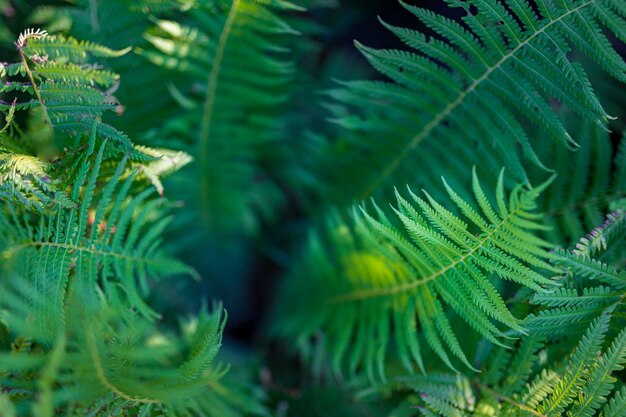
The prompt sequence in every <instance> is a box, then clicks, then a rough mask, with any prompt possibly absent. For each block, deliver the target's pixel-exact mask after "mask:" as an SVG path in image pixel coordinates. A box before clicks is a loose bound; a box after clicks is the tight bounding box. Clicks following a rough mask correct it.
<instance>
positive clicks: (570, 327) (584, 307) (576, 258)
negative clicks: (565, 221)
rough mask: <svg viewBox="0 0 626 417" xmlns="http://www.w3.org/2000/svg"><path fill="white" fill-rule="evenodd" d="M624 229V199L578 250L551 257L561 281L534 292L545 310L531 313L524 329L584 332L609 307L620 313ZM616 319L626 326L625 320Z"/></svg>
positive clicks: (625, 278)
mask: <svg viewBox="0 0 626 417" xmlns="http://www.w3.org/2000/svg"><path fill="white" fill-rule="evenodd" d="M625 229H626V207H625V206H624V204H623V203H622V204H621V205H619V206H618V207H617V208H616V210H615V211H613V212H612V213H610V214H609V215H608V217H607V220H606V221H605V223H604V224H603V225H602V226H600V227H598V228H595V229H594V230H592V231H591V233H589V234H588V235H587V236H586V237H584V238H582V239H581V240H580V242H579V243H578V244H576V247H575V248H574V249H571V250H563V249H557V250H555V251H554V253H553V254H552V256H551V261H552V263H553V264H554V265H555V266H557V267H558V268H559V269H560V270H561V271H562V272H561V273H562V274H563V281H564V282H563V285H562V286H561V287H560V288H556V289H553V290H552V291H550V292H546V293H543V294H536V295H534V296H533V298H532V300H531V302H532V303H533V304H536V305H538V306H541V307H543V309H542V310H541V311H540V312H538V313H536V314H533V315H531V316H529V317H528V318H527V320H526V328H528V329H529V330H530V331H531V332H533V333H534V334H542V335H546V336H550V337H552V338H563V337H565V336H570V335H572V334H576V332H579V333H580V332H582V329H584V328H585V327H586V326H587V325H588V324H589V323H590V322H591V321H592V320H594V319H595V318H596V317H597V316H598V315H600V314H601V313H602V312H603V311H604V310H606V309H609V308H610V309H614V310H615V311H616V313H618V314H622V311H623V310H624V300H625V299H626V271H625V270H624V265H623V262H624V259H625V257H626V254H625V253H624V249H623V244H624V230H625ZM613 247H614V248H615V252H613V251H612V248H613ZM618 314H616V315H618ZM617 322H618V323H619V325H621V326H623V325H624V322H623V319H617Z"/></svg>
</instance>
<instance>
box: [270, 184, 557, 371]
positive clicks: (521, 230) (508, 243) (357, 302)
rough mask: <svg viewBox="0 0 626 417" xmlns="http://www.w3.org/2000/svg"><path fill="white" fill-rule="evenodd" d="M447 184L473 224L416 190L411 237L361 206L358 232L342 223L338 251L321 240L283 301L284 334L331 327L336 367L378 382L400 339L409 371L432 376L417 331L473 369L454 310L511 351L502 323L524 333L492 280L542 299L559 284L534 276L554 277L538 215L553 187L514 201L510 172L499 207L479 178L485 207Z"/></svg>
mask: <svg viewBox="0 0 626 417" xmlns="http://www.w3.org/2000/svg"><path fill="white" fill-rule="evenodd" d="M444 185H446V188H447V191H448V194H449V196H450V199H451V200H452V202H453V203H454V204H455V205H456V207H457V208H458V209H459V210H460V211H461V212H462V213H463V219H462V218H459V217H457V216H455V215H454V214H453V213H451V212H450V211H448V210H447V209H446V208H445V207H444V205H442V204H440V203H439V202H437V201H435V200H433V199H432V197H431V196H430V195H429V194H428V193H426V192H425V199H422V198H420V197H418V196H416V195H415V194H413V193H412V192H410V199H411V200H412V202H413V204H411V203H410V202H409V201H407V200H406V199H405V198H403V197H402V196H401V195H400V194H399V193H396V197H397V203H396V204H397V208H394V211H395V212H396V214H397V217H398V219H399V220H400V222H401V225H402V227H403V229H404V232H403V231H401V230H399V229H398V227H396V226H394V225H393V224H392V223H391V222H390V220H389V219H388V218H387V217H386V216H385V214H384V213H383V212H382V211H381V210H380V209H378V208H377V207H376V206H375V208H376V209H377V211H378V218H374V217H372V216H371V215H369V214H368V213H367V212H366V211H365V209H363V208H361V213H360V214H359V213H355V215H354V216H353V223H354V225H353V228H352V231H351V230H350V229H349V226H348V225H346V224H342V223H338V224H334V225H332V226H331V227H332V230H331V232H330V233H331V239H332V241H333V243H332V246H330V247H329V248H325V247H324V245H323V243H322V241H321V240H320V238H319V237H316V236H313V237H312V239H311V249H310V253H309V254H308V256H307V257H306V258H305V259H304V261H303V262H302V265H300V266H299V268H298V269H296V271H295V273H294V275H295V276H294V277H293V278H292V279H291V280H290V281H288V282H287V285H288V287H287V288H286V289H285V292H286V294H284V295H283V299H284V300H286V301H287V303H288V304H287V305H286V306H285V309H286V310H285V311H281V312H279V313H278V314H279V319H280V321H281V322H282V327H283V329H282V330H281V331H283V332H285V333H287V334H291V335H294V336H295V337H296V338H300V339H304V340H306V339H307V338H309V337H310V336H311V335H312V334H313V333H314V332H315V331H316V329H317V328H318V326H320V327H323V328H325V329H326V330H327V333H326V344H327V346H328V348H329V349H330V350H331V352H333V363H334V365H335V367H336V369H337V370H338V371H339V369H341V368H342V367H343V365H344V364H348V366H349V369H350V371H351V372H353V373H354V372H355V371H356V370H357V366H359V365H361V364H363V365H364V366H365V368H366V370H367V373H368V375H369V376H370V378H375V374H376V373H377V376H376V377H381V378H384V366H383V365H384V363H383V360H384V358H385V356H386V350H387V346H388V344H389V342H390V339H391V338H392V337H393V339H394V341H395V345H396V349H397V350H398V355H399V357H400V359H401V360H402V362H403V364H404V365H405V366H406V367H407V368H408V370H409V371H412V369H413V364H414V363H417V364H418V365H419V367H420V369H421V370H422V371H423V370H424V359H423V354H422V353H421V348H420V343H419V339H418V337H417V335H416V334H415V330H414V329H415V327H416V326H419V328H420V329H421V331H422V332H423V333H424V336H425V338H426V341H427V343H428V346H429V347H430V348H431V349H432V350H433V351H434V353H435V354H436V355H437V356H439V358H441V360H442V361H443V362H445V363H446V364H447V365H448V366H449V367H452V368H453V367H454V366H453V364H452V362H451V360H450V358H449V353H451V354H452V356H454V357H456V358H458V359H460V360H461V361H462V362H463V363H464V364H465V365H467V366H468V367H470V368H471V367H472V366H471V364H470V363H469V361H468V359H467V357H466V355H465V353H464V352H463V349H462V347H461V343H460V342H459V339H458V337H457V335H456V334H455V333H454V331H453V330H452V326H451V323H450V320H449V318H448V316H447V315H446V312H445V309H444V307H445V305H449V306H450V307H451V308H452V309H453V310H454V311H455V312H456V313H457V314H458V315H459V317H461V318H462V319H463V320H464V321H466V322H467V324H468V325H469V326H470V327H472V328H473V329H474V330H475V331H477V332H478V333H480V334H481V335H482V336H483V337H485V338H486V339H488V340H490V341H491V342H493V343H495V344H501V342H500V341H499V340H498V339H499V338H502V337H504V333H503V332H502V330H501V329H499V328H498V327H497V326H496V325H494V323H493V322H492V319H493V320H494V321H497V322H499V324H501V325H503V326H505V327H508V328H511V329H516V330H518V331H522V332H524V329H523V327H522V326H521V323H520V321H519V319H517V318H515V317H514V316H513V315H512V314H511V313H510V312H509V310H508V309H507V307H506V305H505V303H504V301H503V299H502V296H501V295H500V294H499V293H498V290H497V288H496V287H495V286H494V285H493V284H492V283H491V282H490V281H489V276H490V275H491V274H495V275H497V276H498V277H499V278H501V279H505V280H510V281H513V282H516V283H519V284H521V285H524V286H526V287H528V288H530V289H533V290H535V291H538V292H539V293H541V292H542V291H543V289H542V286H543V285H548V284H550V283H551V281H550V280H549V279H546V278H544V276H542V275H541V273H539V272H537V271H535V270H534V269H535V268H539V269H540V270H544V271H549V270H552V268H551V267H550V265H549V264H548V263H547V262H546V261H545V260H546V258H547V257H548V254H547V251H546V249H547V248H549V247H550V244H549V243H548V242H546V241H543V240H542V239H540V238H538V237H536V236H535V235H533V233H532V232H533V231H535V230H541V229H542V228H543V226H542V225H541V224H540V223H539V222H538V221H539V220H541V218H540V216H537V215H536V214H534V213H533V212H532V211H533V210H534V209H535V208H536V203H535V200H536V199H537V196H538V195H539V194H540V193H541V191H542V189H543V188H545V187H547V186H548V183H546V184H544V185H542V186H541V187H538V188H536V189H530V190H524V189H523V188H522V187H518V188H516V189H515V190H514V191H513V192H512V193H511V195H510V196H509V199H508V202H507V201H506V200H505V196H504V185H503V175H501V176H500V179H499V181H498V188H497V190H496V193H495V201H496V204H495V206H494V205H493V204H492V203H491V202H490V200H489V198H488V197H487V195H486V194H485V192H484V191H483V189H482V188H481V185H480V182H479V181H478V178H477V176H476V175H475V174H474V177H473V190H474V196H475V200H476V202H477V204H478V207H479V208H477V207H476V205H475V204H472V203H469V202H467V201H465V200H463V199H461V198H460V197H459V196H458V195H457V194H456V193H455V192H454V191H453V190H452V189H451V188H449V186H448V185H447V183H445V181H444ZM298 294H308V299H307V300H306V301H305V302H303V300H302V299H300V298H299V297H298V296H297V295H298ZM292 303H293V304H292ZM281 307H282V306H281ZM312 318H314V319H312ZM416 318H417V320H416ZM391 326H393V327H392V328H393V330H392V328H391ZM351 341H352V343H351ZM349 346H351V349H348V347H349Z"/></svg>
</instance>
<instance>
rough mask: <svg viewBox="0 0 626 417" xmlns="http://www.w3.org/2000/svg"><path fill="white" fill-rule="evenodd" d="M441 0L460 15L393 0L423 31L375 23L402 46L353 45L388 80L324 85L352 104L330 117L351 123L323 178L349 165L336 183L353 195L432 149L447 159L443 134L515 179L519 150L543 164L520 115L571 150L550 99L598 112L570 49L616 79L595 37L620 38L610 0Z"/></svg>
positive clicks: (606, 49) (622, 76) (621, 71)
mask: <svg viewBox="0 0 626 417" xmlns="http://www.w3.org/2000/svg"><path fill="white" fill-rule="evenodd" d="M447 3H448V5H449V6H450V7H453V8H459V9H460V10H461V11H463V12H464V16H463V18H462V22H459V21H454V20H451V19H448V18H445V17H444V16H441V15H437V14H435V13H433V12H431V11H429V10H426V9H422V8H418V7H415V6H410V5H407V4H404V3H402V4H403V6H404V7H405V8H406V9H407V10H408V12H410V13H412V14H413V15H415V16H416V17H417V18H418V19H419V20H420V22H421V23H422V24H423V25H425V26H426V27H427V28H428V29H429V30H431V31H432V32H434V33H435V34H434V35H433V36H428V35H426V34H425V33H421V32H418V31H414V30H411V29H405V28H400V27H395V26H393V25H390V24H388V23H385V22H383V24H384V25H385V26H386V27H387V28H388V29H389V30H390V31H391V32H392V33H394V34H395V35H396V36H397V37H398V38H399V39H400V40H401V41H402V42H404V43H405V44H406V45H407V46H409V47H410V48H412V49H411V50H410V51H405V50H376V49H372V48H368V47H366V46H364V45H361V44H359V43H357V47H358V48H359V50H360V51H361V52H362V53H363V55H364V56H365V57H366V58H367V60H368V61H369V62H370V63H371V64H372V65H373V66H374V68H376V69H377V70H378V71H379V72H381V73H382V74H384V75H385V76H387V77H388V78H389V79H390V80H391V81H356V82H347V83H345V86H344V88H341V89H336V90H333V91H331V92H330V94H331V96H332V97H334V98H335V99H336V100H338V101H339V102H341V103H345V104H346V105H347V106H348V108H350V109H352V111H349V112H343V111H342V112H338V113H337V116H336V121H337V122H338V123H340V124H342V125H344V126H346V127H348V128H349V129H350V131H351V132H353V133H352V134H346V135H345V137H344V138H343V139H342V144H341V145H340V146H339V145H338V146H337V149H339V151H338V155H337V169H336V171H335V172H336V177H333V180H334V181H336V183H339V184H341V178H344V177H345V175H344V174H345V172H355V174H353V175H350V179H351V182H350V184H345V190H346V192H348V190H350V192H352V193H353V195H356V196H357V197H359V198H364V197H367V196H369V195H371V194H372V193H373V192H374V191H375V190H377V189H378V188H379V187H380V186H381V185H383V184H387V185H388V184H389V183H391V184H394V183H395V184H397V183H405V182H408V181H409V179H410V178H412V176H413V175H414V170H413V168H414V167H415V166H416V165H420V164H418V163H416V162H417V161H420V160H425V159H431V158H430V156H431V155H432V154H433V152H434V151H436V150H437V149H439V150H440V151H439V152H437V153H439V154H441V155H442V156H443V157H444V158H446V157H448V156H450V153H449V152H445V149H446V148H447V147H448V146H449V144H450V143H451V142H453V141H458V142H459V143H460V144H462V146H464V147H466V148H471V147H472V146H474V144H475V143H478V144H488V145H489V146H490V148H491V150H490V152H491V153H497V154H499V156H500V160H501V164H500V165H506V166H507V168H508V169H509V170H510V172H512V174H513V178H515V180H516V181H521V182H528V177H527V173H526V170H525V168H524V166H523V163H522V162H521V158H520V154H523V155H524V156H525V157H526V158H527V159H528V160H529V161H531V162H532V163H534V164H535V165H537V166H542V167H544V169H545V168H546V167H547V168H553V166H551V164H550V162H548V161H542V160H540V158H539V157H538V156H537V153H536V152H535V149H534V148H533V146H531V141H530V139H529V136H530V135H529V134H528V132H529V130H528V128H527V125H528V122H532V123H533V124H535V125H537V126H540V127H541V132H542V135H543V137H544V138H545V140H552V141H556V142H558V143H560V144H561V145H563V146H565V147H567V148H569V149H575V148H576V147H577V145H576V143H577V141H578V138H577V134H576V133H575V132H568V131H567V130H566V128H565V126H564V124H563V123H562V121H561V120H559V117H558V116H557V114H556V112H555V107H554V106H553V105H552V102H553V99H556V100H557V101H558V103H559V107H560V108H567V109H569V110H571V111H573V112H575V113H576V114H578V115H579V116H580V117H582V118H585V119H588V120H590V121H592V122H593V123H596V124H598V125H604V123H605V121H606V120H607V118H608V117H609V116H608V115H607V114H606V112H605V111H604V109H603V108H602V105H601V104H600V102H599V100H598V99H597V97H596V95H595V94H594V91H593V89H592V86H591V83H590V80H589V78H588V76H587V74H586V72H585V70H584V69H583V67H582V65H581V64H580V63H579V62H577V61H576V60H575V58H573V57H574V56H575V54H573V53H572V52H573V51H579V52H581V53H583V54H584V55H586V56H587V57H589V58H590V59H591V60H593V61H595V62H597V63H598V65H600V66H601V67H602V68H603V69H604V71H606V73H608V74H609V75H611V76H613V77H615V78H616V79H618V80H620V81H622V82H623V81H626V73H625V71H626V63H625V62H624V60H623V58H622V57H621V56H620V55H619V53H618V52H617V51H616V50H615V48H614V47H613V46H612V44H611V42H610V41H609V39H608V38H607V35H606V34H605V32H610V33H612V35H614V36H615V37H616V38H617V39H619V40H621V41H622V42H624V41H625V40H626V31H625V30H624V28H625V27H626V20H625V19H626V10H625V9H624V7H623V4H622V2H621V1H620V0H564V1H559V2H552V1H546V0H534V1H532V2H529V1H526V0H521V1H519V0H506V1H504V0H469V1H461V0H449V1H447ZM359 132H360V133H359ZM423 145H424V146H423ZM426 145H427V146H426ZM424 155H428V157H425V156H424ZM364 161H368V162H367V163H365V162H364ZM474 163H478V161H474ZM447 166H448V167H449V166H450V164H448V165H447ZM359 167H363V169H360V168H359ZM353 178H358V179H359V181H358V182H357V183H354V181H353Z"/></svg>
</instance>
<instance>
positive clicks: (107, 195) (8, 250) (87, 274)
mask: <svg viewBox="0 0 626 417" xmlns="http://www.w3.org/2000/svg"><path fill="white" fill-rule="evenodd" d="M95 132H96V128H95V126H94V129H93V134H92V138H91V142H90V146H89V148H88V149H87V150H86V151H85V153H84V155H83V161H84V163H83V164H82V165H81V166H80V170H79V171H78V173H77V177H76V182H75V183H74V186H73V189H72V194H71V198H72V199H73V200H74V201H77V202H78V204H77V205H76V206H75V207H73V208H69V209H66V210H62V211H58V212H57V213H55V214H52V215H40V216H39V217H38V218H35V219H33V220H31V221H28V222H23V221H21V220H18V218H17V216H16V209H15V208H14V207H11V206H9V207H7V209H8V211H2V212H0V224H2V225H3V226H2V228H3V229H5V230H7V233H3V234H2V236H1V237H0V254H1V255H0V257H1V258H2V259H3V269H4V270H5V273H10V272H11V271H13V272H14V273H18V274H19V275H22V276H25V277H31V278H32V280H33V282H34V283H35V285H36V287H37V288H39V289H41V290H42V291H44V292H46V294H47V296H48V302H50V303H51V304H53V305H57V306H58V308H59V310H60V309H61V308H62V306H63V304H64V299H65V289H66V286H67V282H68V277H69V275H70V273H71V271H74V273H75V274H77V276H79V277H81V282H84V283H85V284H86V285H98V284H99V283H100V282H102V284H103V285H104V288H105V291H107V292H108V291H114V286H115V285H114V284H113V282H112V281H111V279H112V277H118V279H119V280H121V281H120V282H121V284H122V286H123V288H124V291H125V294H124V297H126V298H127V299H128V301H129V302H130V304H131V305H132V306H133V307H136V308H138V309H139V310H140V311H141V312H142V313H143V314H144V315H146V316H154V315H155V313H154V312H153V311H152V310H150V309H149V308H148V307H147V305H146V304H145V302H144V301H143V300H142V298H141V297H140V296H139V294H140V292H143V293H144V294H145V293H146V291H147V290H148V283H147V279H148V276H152V277H159V276H169V275H176V274H192V275H193V274H195V273H194V272H193V271H192V270H191V269H190V268H188V267H187V266H185V265H183V264H181V263H180V262H178V261H176V260H174V259H172V258H169V257H168V256H166V255H165V254H163V253H162V252H161V250H160V249H159V244H160V233H161V232H162V230H163V229H164V227H165V226H166V225H167V223H168V222H169V221H170V219H169V218H167V217H165V218H161V219H158V220H157V221H152V220H151V219H150V218H149V217H148V216H147V215H148V213H150V212H151V211H153V210H155V209H156V208H157V206H158V204H159V201H157V200H153V201H149V202H148V201H147V199H148V197H149V194H150V192H149V190H147V191H144V192H142V193H140V194H139V195H137V196H136V197H135V198H130V196H129V191H130V186H131V184H132V182H133V180H134V177H135V175H131V176H130V177H128V178H127V179H126V180H124V181H123V182H120V177H121V175H122V173H123V169H124V162H123V163H122V164H120V166H119V167H118V169H117V172H116V173H115V175H113V177H111V178H109V179H108V182H107V184H106V186H105V187H104V189H103V192H102V196H101V197H100V199H99V200H98V201H96V200H94V191H95V187H96V183H97V182H98V180H99V171H100V166H101V164H102V159H103V153H104V149H105V145H106V141H105V142H103V144H102V145H101V146H100V148H99V149H98V151H97V154H96V155H95V159H94V158H91V156H92V154H93V153H95V137H96V135H95ZM83 187H84V190H83ZM81 190H82V191H81ZM79 196H81V197H80V198H79ZM111 203H112V205H111ZM29 223H30V224H29ZM32 225H35V226H34V227H33V226H32ZM139 288H141V291H140V290H139ZM114 294H115V293H113V295H114ZM58 314H60V313H58Z"/></svg>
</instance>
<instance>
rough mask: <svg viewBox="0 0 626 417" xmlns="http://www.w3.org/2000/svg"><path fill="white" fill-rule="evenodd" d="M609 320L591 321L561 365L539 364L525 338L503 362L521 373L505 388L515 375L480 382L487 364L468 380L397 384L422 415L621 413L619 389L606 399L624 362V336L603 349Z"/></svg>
mask: <svg viewBox="0 0 626 417" xmlns="http://www.w3.org/2000/svg"><path fill="white" fill-rule="evenodd" d="M610 318H611V315H610V314H608V313H605V314H603V315H602V316H601V317H598V318H596V319H595V320H594V322H593V323H592V324H591V325H590V326H589V328H588V329H587V331H586V332H585V335H584V336H583V337H582V338H581V339H580V341H579V342H578V345H577V346H576V347H575V348H574V350H573V351H572V352H571V353H570V354H569V355H568V356H567V358H565V360H563V361H562V360H561V359H560V358H555V359H554V361H553V362H552V364H550V365H546V364H542V363H541V360H540V355H539V353H540V349H541V348H542V343H540V342H538V340H537V339H534V341H533V339H532V337H531V338H530V339H525V341H523V342H522V343H521V344H520V345H518V346H517V347H515V351H514V352H515V353H514V355H513V358H512V359H509V362H508V365H509V366H511V367H512V368H511V369H512V370H513V371H515V370H516V369H519V368H520V365H522V366H521V369H523V370H524V371H523V372H522V373H521V374H519V379H518V380H517V383H513V384H512V383H511V377H512V376H515V374H516V373H515V372H513V374H512V375H511V374H509V373H503V374H501V376H500V378H498V379H496V380H491V381H489V380H487V379H485V378H484V376H486V375H490V374H493V370H492V366H493V364H491V365H487V366H486V369H485V373H483V374H479V375H478V376H476V377H474V378H468V377H465V376H462V375H457V376H456V377H454V376H452V375H450V376H448V375H433V376H431V375H428V376H423V377H417V378H403V379H402V380H399V381H398V384H399V385H400V386H404V389H409V390H412V391H416V392H417V393H419V394H420V396H419V397H417V398H415V397H414V399H413V404H414V407H415V406H417V407H418V408H420V409H422V410H423V411H427V412H426V413H423V414H424V415H438V416H445V417H449V416H476V417H478V416H483V417H484V416H490V417H504V416H509V417H512V416H518V417H531V416H536V417H548V416H561V415H567V416H598V415H600V416H607V415H614V416H615V415H619V413H620V412H621V410H622V409H623V408H622V407H623V388H622V389H621V390H617V392H615V394H614V396H613V397H612V399H611V401H610V402H608V403H607V402H606V398H607V397H608V396H609V395H610V394H611V393H612V391H613V390H614V388H615V385H614V384H615V382H616V380H617V379H616V374H617V373H618V372H619V370H621V369H622V368H623V366H624V363H626V347H625V346H624V343H626V331H622V332H620V334H619V335H617V336H616V337H615V338H614V339H613V341H612V343H611V345H610V346H609V347H608V348H606V349H605V350H603V344H604V339H605V336H606V334H607V331H608V328H609V320H610ZM498 350H500V351H501V350H502V349H498ZM516 364H517V365H516ZM416 403H417V404H416ZM598 411H599V412H600V413H599V414H598V413H597V412H598ZM428 413H430V414H428Z"/></svg>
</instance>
